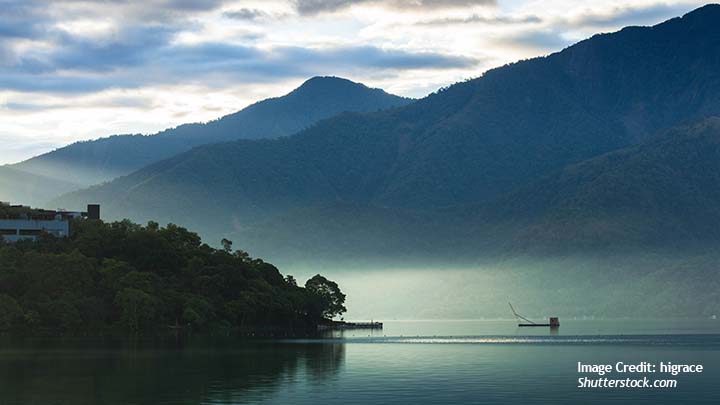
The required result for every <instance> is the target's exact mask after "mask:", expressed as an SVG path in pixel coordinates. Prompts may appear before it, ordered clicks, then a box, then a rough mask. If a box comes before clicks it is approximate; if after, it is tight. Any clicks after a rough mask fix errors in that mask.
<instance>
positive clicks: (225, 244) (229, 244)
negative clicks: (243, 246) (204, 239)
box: [220, 238, 233, 253]
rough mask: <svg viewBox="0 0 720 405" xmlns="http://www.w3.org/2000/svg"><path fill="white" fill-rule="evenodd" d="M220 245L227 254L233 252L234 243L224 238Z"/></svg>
mask: <svg viewBox="0 0 720 405" xmlns="http://www.w3.org/2000/svg"><path fill="white" fill-rule="evenodd" d="M220 244H221V245H222V247H223V250H224V251H226V252H227V253H230V252H232V245H233V243H232V241H231V240H229V239H225V238H223V239H222V240H221V241H220Z"/></svg>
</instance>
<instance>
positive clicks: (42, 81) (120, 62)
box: [0, 30, 480, 93]
mask: <svg viewBox="0 0 720 405" xmlns="http://www.w3.org/2000/svg"><path fill="white" fill-rule="evenodd" d="M147 34H148V33H147V32H145V31H142V30H140V31H138V32H136V33H126V34H124V35H122V36H120V38H121V39H122V38H126V39H127V38H134V36H135V35H138V36H139V37H140V38H155V39H154V40H150V39H148V40H147V42H139V41H137V40H135V41H134V40H128V41H127V42H124V41H121V40H116V41H112V42H108V43H100V44H95V43H88V42H87V41H86V40H85V39H75V38H73V39H67V40H66V41H65V44H66V46H65V47H61V48H58V49H57V50H56V51H54V52H50V53H47V54H37V55H32V56H25V57H24V58H22V59H21V61H20V62H18V63H17V64H15V65H11V66H4V67H0V85H2V87H3V88H6V89H12V90H19V91H26V92H39V91H43V92H56V93H87V92H94V91H99V90H103V89H107V88H137V87H143V86H148V85H160V84H168V83H178V82H181V83H198V84H204V85H211V86H220V87H224V86H227V84H228V83H233V82H236V81H247V80H255V81H272V80H276V79H278V78H289V77H306V76H312V75H317V74H322V73H334V72H338V71H341V72H346V73H351V72H357V71H362V70H367V69H373V70H376V71H402V70H412V69H452V68H468V67H474V66H476V65H478V64H479V62H480V61H479V60H477V59H474V58H468V57H463V56H456V55H444V54H440V53H431V52H409V51H403V50H388V49H381V48H377V47H373V46H351V47H336V48H326V49H315V48H302V47H276V48H272V49H269V50H268V49H260V48H257V47H255V46H243V45H235V44H228V43H202V44H193V45H177V44H172V43H171V42H169V41H167V40H162V39H161V38H163V36H165V37H166V38H167V36H168V33H165V32H164V31H161V32H159V33H157V35H155V36H152V35H147ZM68 72H70V73H68Z"/></svg>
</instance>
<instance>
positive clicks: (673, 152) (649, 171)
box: [480, 118, 720, 251]
mask: <svg viewBox="0 0 720 405" xmlns="http://www.w3.org/2000/svg"><path fill="white" fill-rule="evenodd" d="M480 217H482V218H486V219H487V218H492V221H493V222H495V223H497V224H499V228H504V229H509V228H512V229H515V230H516V233H515V235H514V238H515V239H514V241H513V245H514V246H516V247H521V248H527V249H531V250H532V249H535V248H538V249H552V250H559V249H564V250H568V251H573V250H574V251H580V250H583V249H588V250H592V249H600V248H605V247H626V248H635V247H647V246H653V245H654V246H659V245H663V246H676V247H692V246H698V244H699V245H701V246H702V245H703V244H705V243H710V242H717V241H720V118H709V119H706V120H703V121H701V122H699V123H694V124H691V125H687V126H681V127H678V128H674V129H672V130H670V131H668V132H667V133H666V134H664V135H663V136H662V137H661V138H660V139H658V140H655V141H652V142H648V143H645V144H642V145H638V146H633V147H629V148H626V149H622V150H619V151H615V152H612V153H608V154H605V155H602V156H598V157H596V158H593V159H590V160H587V161H584V162H580V163H578V164H575V165H571V166H568V167H566V168H564V169H563V170H562V171H560V172H559V173H556V174H554V175H552V176H548V177H547V178H544V179H542V180H541V181H538V182H536V183H535V184H533V185H532V186H529V187H527V188H525V189H522V190H519V191H517V192H515V193H512V194H510V195H508V196H506V197H504V198H502V199H500V201H498V202H497V203H496V204H494V208H492V209H490V210H486V211H484V212H483V213H482V214H481V215H480ZM481 229H482V228H481ZM481 232H482V231H481Z"/></svg>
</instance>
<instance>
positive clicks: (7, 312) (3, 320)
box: [0, 294, 23, 330]
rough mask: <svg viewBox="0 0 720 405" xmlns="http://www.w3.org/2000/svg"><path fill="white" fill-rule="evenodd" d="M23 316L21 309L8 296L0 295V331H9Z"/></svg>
mask: <svg viewBox="0 0 720 405" xmlns="http://www.w3.org/2000/svg"><path fill="white" fill-rule="evenodd" d="M22 316H23V311H22V308H20V305H18V303H17V301H15V299H14V298H13V297H11V296H9V295H6V294H0V330H8V329H10V328H11V327H12V326H13V325H14V324H15V322H17V321H18V320H19V319H20V318H22Z"/></svg>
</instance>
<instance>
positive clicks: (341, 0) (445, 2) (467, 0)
mask: <svg viewBox="0 0 720 405" xmlns="http://www.w3.org/2000/svg"><path fill="white" fill-rule="evenodd" d="M294 3H295V8H296V9H297V11H298V13H300V14H301V15H314V14H320V13H325V12H334V11H339V10H342V9H345V8H347V7H350V6H352V5H358V4H371V5H379V6H383V7H387V8H393V9H398V10H413V9H414V10H419V9H437V8H460V7H469V6H478V5H480V6H487V5H495V4H496V0H295V1H294Z"/></svg>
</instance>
